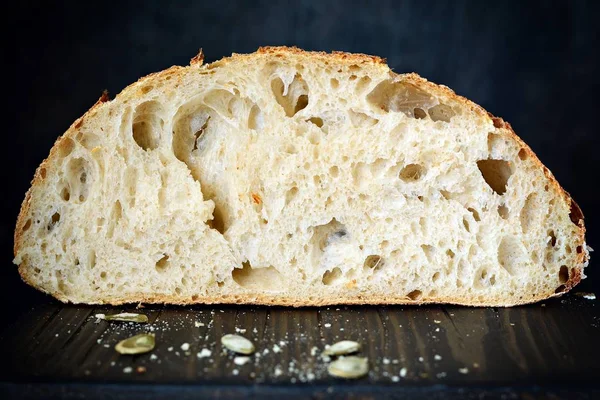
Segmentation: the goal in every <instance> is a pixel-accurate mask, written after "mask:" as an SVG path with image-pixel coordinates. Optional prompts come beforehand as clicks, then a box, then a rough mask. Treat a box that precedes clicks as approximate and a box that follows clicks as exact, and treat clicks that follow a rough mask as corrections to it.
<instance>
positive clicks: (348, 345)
mask: <svg viewBox="0 0 600 400" xmlns="http://www.w3.org/2000/svg"><path fill="white" fill-rule="evenodd" d="M359 350H360V343H357V342H354V341H352V340H342V341H341V342H337V343H335V344H333V345H331V346H329V347H327V348H325V351H324V352H323V354H325V355H328V356H341V355H344V354H350V353H356V352H357V351H359Z"/></svg>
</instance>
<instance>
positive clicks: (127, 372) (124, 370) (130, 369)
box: [123, 367, 133, 374]
mask: <svg viewBox="0 0 600 400" xmlns="http://www.w3.org/2000/svg"><path fill="white" fill-rule="evenodd" d="M131 371H133V368H131V367H125V368H123V373H125V374H130V373H131Z"/></svg>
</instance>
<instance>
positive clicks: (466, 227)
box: [463, 218, 471, 232]
mask: <svg viewBox="0 0 600 400" xmlns="http://www.w3.org/2000/svg"><path fill="white" fill-rule="evenodd" d="M463 225H464V227H465V229H466V230H467V232H471V228H470V227H469V222H468V221H467V220H466V218H463Z"/></svg>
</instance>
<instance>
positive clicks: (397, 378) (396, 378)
mask: <svg viewBox="0 0 600 400" xmlns="http://www.w3.org/2000/svg"><path fill="white" fill-rule="evenodd" d="M399 380H400V377H398V376H395V375H394V376H392V382H398V381H399Z"/></svg>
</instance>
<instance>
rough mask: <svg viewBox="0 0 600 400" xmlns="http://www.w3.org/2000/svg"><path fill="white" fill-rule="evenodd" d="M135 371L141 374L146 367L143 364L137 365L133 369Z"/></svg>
mask: <svg viewBox="0 0 600 400" xmlns="http://www.w3.org/2000/svg"><path fill="white" fill-rule="evenodd" d="M135 372H137V373H138V374H143V373H145V372H146V367H144V366H139V367H137V368H136V369H135Z"/></svg>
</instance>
